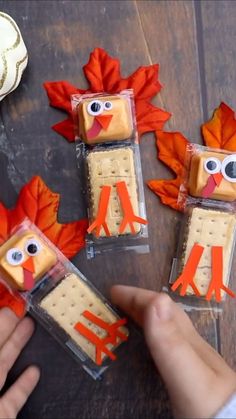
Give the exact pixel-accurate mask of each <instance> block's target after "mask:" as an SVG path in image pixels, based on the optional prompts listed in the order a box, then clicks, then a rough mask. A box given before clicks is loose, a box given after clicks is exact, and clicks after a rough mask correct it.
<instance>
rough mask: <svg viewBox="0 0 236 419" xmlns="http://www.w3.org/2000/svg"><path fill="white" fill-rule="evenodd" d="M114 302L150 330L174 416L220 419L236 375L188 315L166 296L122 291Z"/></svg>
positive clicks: (117, 290)
mask: <svg viewBox="0 0 236 419" xmlns="http://www.w3.org/2000/svg"><path fill="white" fill-rule="evenodd" d="M111 297H112V301H113V303H114V304H116V305H118V306H119V307H120V308H121V309H122V310H124V311H126V313H128V314H129V315H130V316H131V317H132V318H133V319H134V320H135V321H136V322H137V323H138V324H139V325H140V326H141V327H142V328H143V329H144V334H145V338H146V342H147V345H148V347H149V349H150V352H151V355H152V357H153V360H154V362H155V365H156V367H157V368H158V370H159V372H160V374H161V375H162V378H163V379H164V382H165V384H166V386H167V389H168V392H169V396H170V400H171V403H172V407H173V412H174V415H175V416H176V417H181V418H209V417H212V416H214V414H216V413H217V411H218V410H219V409H220V408H221V407H223V405H224V404H225V403H226V402H227V400H228V399H229V398H230V396H231V395H232V394H233V393H234V392H235V391H236V374H235V373H234V371H233V370H232V369H231V368H230V367H229V366H228V365H227V364H226V363H225V361H224V360H223V358H222V357H221V356H220V355H219V354H218V353H217V352H216V351H215V350H214V349H213V348H212V347H211V346H210V345H209V344H208V343H207V342H205V340H204V339H203V338H202V337H201V336H200V335H199V334H198V333H197V331H196V329H195V328H194V326H193V324H192V322H191V320H190V319H189V317H188V316H187V314H186V313H185V312H184V311H183V310H182V309H181V308H180V307H179V306H178V305H177V304H176V303H174V302H173V301H172V300H171V298H170V297H169V296H168V295H167V294H163V293H156V292H153V291H148V290H144V289H139V288H135V287H126V286H121V285H117V286H114V287H113V288H112V290H111Z"/></svg>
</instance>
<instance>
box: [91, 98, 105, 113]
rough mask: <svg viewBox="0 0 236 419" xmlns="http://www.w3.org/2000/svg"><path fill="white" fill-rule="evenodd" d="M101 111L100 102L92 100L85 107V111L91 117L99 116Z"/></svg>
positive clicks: (101, 104) (101, 105)
mask: <svg viewBox="0 0 236 419" xmlns="http://www.w3.org/2000/svg"><path fill="white" fill-rule="evenodd" d="M103 110H104V108H103V103H102V102H101V101H100V100H93V101H92V102H90V103H89V104H88V106H87V111H88V113H89V115H92V116H96V115H100V114H101V113H102V112H103Z"/></svg>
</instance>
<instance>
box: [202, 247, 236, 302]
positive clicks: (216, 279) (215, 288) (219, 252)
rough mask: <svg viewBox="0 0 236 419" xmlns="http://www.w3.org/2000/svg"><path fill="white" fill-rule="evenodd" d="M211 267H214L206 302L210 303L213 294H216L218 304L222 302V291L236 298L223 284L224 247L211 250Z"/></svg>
mask: <svg viewBox="0 0 236 419" xmlns="http://www.w3.org/2000/svg"><path fill="white" fill-rule="evenodd" d="M211 261H212V262H211V266H212V278H211V283H210V285H209V288H208V291H207V295H206V300H207V301H210V300H211V297H212V294H213V293H215V299H216V301H217V302H218V303H220V302H221V299H222V298H221V290H223V291H225V292H226V293H227V294H229V295H230V296H231V297H232V298H235V294H234V293H233V291H231V290H230V289H229V288H227V287H226V286H225V285H224V284H223V247H222V246H212V248H211Z"/></svg>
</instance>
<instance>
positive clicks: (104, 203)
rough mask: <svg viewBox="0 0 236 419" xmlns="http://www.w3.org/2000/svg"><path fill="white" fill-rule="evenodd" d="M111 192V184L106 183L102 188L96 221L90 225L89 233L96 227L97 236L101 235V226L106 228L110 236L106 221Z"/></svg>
mask: <svg viewBox="0 0 236 419" xmlns="http://www.w3.org/2000/svg"><path fill="white" fill-rule="evenodd" d="M110 194H111V186H106V185H104V186H103V187H102V190H101V194H100V200H99V205H98V213H97V218H96V219H95V221H94V222H93V223H92V224H91V225H90V226H89V228H88V230H87V231H88V233H91V232H92V231H93V230H94V229H96V237H99V236H100V231H101V228H102V227H103V228H104V231H105V233H106V235H107V236H110V235H111V234H110V231H109V229H108V227H107V223H106V221H105V220H106V215H107V208H108V204H109V198H110Z"/></svg>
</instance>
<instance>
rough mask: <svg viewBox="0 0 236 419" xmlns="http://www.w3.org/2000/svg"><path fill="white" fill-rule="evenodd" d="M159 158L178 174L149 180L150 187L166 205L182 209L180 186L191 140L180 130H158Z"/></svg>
mask: <svg viewBox="0 0 236 419" xmlns="http://www.w3.org/2000/svg"><path fill="white" fill-rule="evenodd" d="M156 137H157V148H158V150H159V153H158V158H159V159H160V160H161V161H162V162H163V163H165V164H166V165H167V166H169V168H170V169H172V170H173V172H174V173H175V174H176V178H175V179H171V180H165V179H161V180H157V179H152V180H149V181H148V182H147V184H148V186H149V188H150V189H151V190H152V191H153V192H154V193H155V194H156V195H158V196H159V197H160V199H161V201H162V203H163V204H165V205H169V206H170V207H172V208H174V209H177V210H179V211H180V210H182V208H181V206H180V205H179V204H178V202H177V200H178V193H179V187H180V184H181V182H182V177H183V173H184V160H185V152H186V147H187V145H188V144H189V141H188V140H187V139H186V138H185V137H184V136H183V135H182V134H181V133H180V132H163V131H160V132H156Z"/></svg>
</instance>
